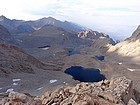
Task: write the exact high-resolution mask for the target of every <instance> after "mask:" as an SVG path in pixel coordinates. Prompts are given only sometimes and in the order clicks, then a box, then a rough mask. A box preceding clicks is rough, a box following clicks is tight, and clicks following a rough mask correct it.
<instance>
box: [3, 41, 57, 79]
mask: <svg viewBox="0 0 140 105" xmlns="http://www.w3.org/2000/svg"><path fill="white" fill-rule="evenodd" d="M34 68H38V69H47V70H55V66H54V65H51V64H43V63H41V62H40V61H38V60H37V59H35V58H34V57H32V56H31V55H29V54H27V53H25V52H24V51H23V50H22V49H20V48H17V47H15V46H11V45H6V44H4V43H0V76H7V75H8V74H10V73H16V72H23V73H34Z"/></svg>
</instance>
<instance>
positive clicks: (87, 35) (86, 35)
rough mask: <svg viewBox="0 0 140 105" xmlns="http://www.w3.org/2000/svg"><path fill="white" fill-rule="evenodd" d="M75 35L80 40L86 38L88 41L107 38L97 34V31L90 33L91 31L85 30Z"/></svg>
mask: <svg viewBox="0 0 140 105" xmlns="http://www.w3.org/2000/svg"><path fill="white" fill-rule="evenodd" d="M77 35H78V37H80V38H83V39H85V38H86V39H90V40H93V39H98V38H99V37H101V36H102V37H107V38H109V36H108V35H105V34H103V33H99V32H97V31H92V30H85V31H82V32H78V33H77Z"/></svg>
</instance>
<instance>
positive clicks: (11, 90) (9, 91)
mask: <svg viewBox="0 0 140 105" xmlns="http://www.w3.org/2000/svg"><path fill="white" fill-rule="evenodd" d="M12 92H14V89H13V88H10V89H7V90H6V93H12Z"/></svg>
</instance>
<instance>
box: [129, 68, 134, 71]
mask: <svg viewBox="0 0 140 105" xmlns="http://www.w3.org/2000/svg"><path fill="white" fill-rule="evenodd" d="M127 69H128V70H129V71H135V69H130V68H127Z"/></svg>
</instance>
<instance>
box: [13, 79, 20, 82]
mask: <svg viewBox="0 0 140 105" xmlns="http://www.w3.org/2000/svg"><path fill="white" fill-rule="evenodd" d="M20 80H21V79H13V80H12V81H13V82H17V81H20Z"/></svg>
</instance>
